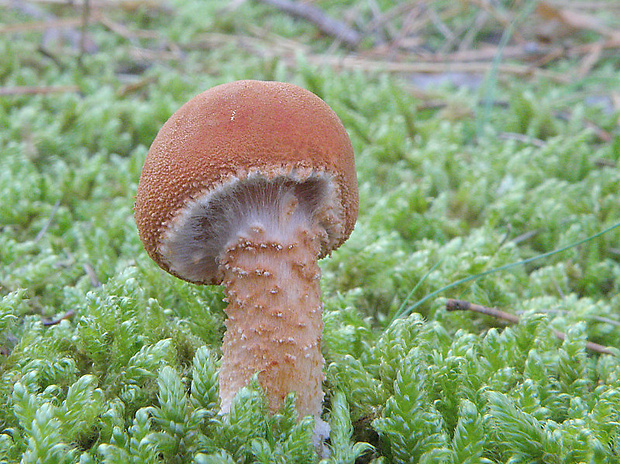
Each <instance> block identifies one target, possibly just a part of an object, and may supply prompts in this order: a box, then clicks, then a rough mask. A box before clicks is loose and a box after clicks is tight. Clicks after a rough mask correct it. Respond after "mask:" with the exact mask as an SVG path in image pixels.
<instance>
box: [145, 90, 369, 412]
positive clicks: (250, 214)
mask: <svg viewBox="0 0 620 464" xmlns="http://www.w3.org/2000/svg"><path fill="white" fill-rule="evenodd" d="M357 212H358V191H357V178H356V173H355V164H354V157H353V148H352V146H351V141H350V140H349V137H348V135H347V133H346V131H345V129H344V127H343V125H342V123H341V122H340V120H339V119H338V117H337V116H336V114H335V113H334V112H333V111H332V110H331V108H330V107H329V106H328V105H327V104H326V103H325V102H324V101H323V100H321V99H320V98H319V97H317V96H316V95H314V94H313V93H311V92H309V91H307V90H304V89H302V88H300V87H297V86H295V85H292V84H287V83H281V82H263V81H252V80H245V81H237V82H232V83H228V84H223V85H219V86H216V87H213V88H211V89H209V90H207V91H205V92H203V93H201V94H199V95H198V96H196V97H194V98H193V99H191V100H190V101H189V102H187V103H186V104H185V105H183V106H182V107H181V108H180V109H179V110H178V111H177V112H176V113H174V114H173V115H172V116H171V117H170V119H169V120H168V121H167V122H166V123H165V124H164V125H163V127H162V128H161V130H160V131H159V133H158V134H157V137H156V138H155V140H154V141H153V144H152V146H151V148H150V150H149V152H148V155H147V157H146V161H145V163H144V167H143V170H142V175H141V177H140V181H139V185H138V191H137V196H136V203H135V220H136V224H137V227H138V232H139V235H140V238H141V240H142V242H143V244H144V247H145V249H146V251H147V252H148V254H149V256H150V257H151V258H152V259H153V260H154V261H155V262H156V263H157V264H158V265H159V266H160V267H162V268H163V269H164V270H166V271H167V272H169V273H170V274H173V275H175V276H177V277H179V278H181V279H184V280H186V281H189V282H193V283H196V284H221V283H223V284H224V285H225V294H226V301H227V302H228V307H227V308H226V310H225V311H226V314H227V316H228V317H227V320H226V323H225V324H226V329H227V330H226V333H225V335H224V340H223V346H222V364H221V370H220V373H219V386H220V399H221V412H222V413H227V412H229V410H230V407H231V403H232V401H233V398H234V396H235V394H236V393H237V391H238V390H239V389H241V388H242V387H243V386H245V385H246V384H247V383H248V382H249V381H250V380H251V379H252V377H253V376H254V375H257V376H258V381H259V383H260V385H261V387H262V388H263V390H264V392H265V394H266V397H267V400H268V405H269V409H270V411H271V412H275V411H277V410H278V409H280V407H281V406H282V403H283V400H284V398H285V397H286V395H287V394H289V393H290V392H295V393H296V406H297V410H298V413H299V414H300V416H304V415H313V416H315V418H317V419H319V416H320V413H321V409H322V400H323V390H322V382H323V379H324V375H323V372H322V369H323V364H324V359H323V356H322V354H321V346H320V343H321V333H322V330H323V321H322V309H323V305H322V303H321V289H320V276H321V271H320V269H319V267H318V264H317V260H318V259H319V258H322V257H324V256H326V255H328V254H329V253H330V252H331V251H332V250H334V249H336V248H338V247H339V246H340V245H341V244H342V243H343V242H344V241H345V240H346V239H347V238H348V237H349V235H350V233H351V231H352V230H353V226H354V224H355V221H356V219H357Z"/></svg>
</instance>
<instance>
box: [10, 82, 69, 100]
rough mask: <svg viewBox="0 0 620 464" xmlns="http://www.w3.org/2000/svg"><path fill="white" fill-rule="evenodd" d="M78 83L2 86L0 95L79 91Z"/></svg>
mask: <svg viewBox="0 0 620 464" xmlns="http://www.w3.org/2000/svg"><path fill="white" fill-rule="evenodd" d="M79 91H80V88H79V87H78V86H77V85H49V86H17V87H0V96H2V97H5V96H9V95H41V94H48V93H67V92H69V93H70V92H79Z"/></svg>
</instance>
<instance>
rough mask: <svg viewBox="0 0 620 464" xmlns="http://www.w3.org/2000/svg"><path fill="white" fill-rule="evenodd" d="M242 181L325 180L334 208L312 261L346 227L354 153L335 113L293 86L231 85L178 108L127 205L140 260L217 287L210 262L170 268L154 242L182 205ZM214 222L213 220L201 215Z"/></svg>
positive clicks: (353, 214) (337, 241) (170, 228)
mask: <svg viewBox="0 0 620 464" xmlns="http://www.w3.org/2000/svg"><path fill="white" fill-rule="evenodd" d="M248 178H262V179H265V180H267V181H277V180H278V179H288V180H290V181H293V182H301V183H303V182H304V181H306V180H308V179H311V178H320V179H321V182H324V183H325V182H329V183H330V186H329V191H330V192H331V193H330V194H329V195H326V197H330V198H332V200H330V201H332V202H333V203H334V204H333V205H330V206H329V208H327V210H328V211H329V214H326V215H325V218H324V220H325V222H326V224H325V229H326V232H327V235H328V238H327V240H326V241H325V242H324V243H323V248H322V250H321V256H324V255H326V254H328V253H329V252H330V251H332V250H333V249H335V248H337V247H338V246H340V245H341V244H342V242H344V241H345V240H346V239H347V238H348V236H349V235H350V233H351V231H352V230H353V226H354V224H355V221H356V219H357V212H358V191H357V178H356V173H355V163H354V156H353V148H352V146H351V141H350V140H349V137H348V135H347V133H346V131H345V129H344V127H343V125H342V123H341V122H340V120H339V119H338V117H337V116H336V114H335V113H334V112H333V111H332V110H331V108H330V107H329V106H328V105H327V104H326V103H325V102H323V100H321V99H320V98H319V97H317V96H316V95H314V94H313V93H311V92H309V91H307V90H304V89H302V88H300V87H298V86H295V85H292V84H287V83H281V82H264V81H251V80H246V81H236V82H231V83H228V84H223V85H219V86H216V87H213V88H211V89H209V90H207V91H205V92H203V93H201V94H199V95H198V96H196V97H194V98H193V99H191V100H190V101H189V102H187V103H186V104H185V105H183V106H182V107H181V108H180V109H179V110H178V111H176V112H175V113H174V114H173V115H172V116H171V117H170V119H169V120H168V121H167V122H166V123H165V124H164V125H163V127H162V128H161V130H160V131H159V133H158V134H157V137H156V138H155V140H154V141H153V144H152V145H151V148H150V150H149V153H148V155H147V158H146V161H145V163H144V167H143V170H142V175H141V177H140V182H139V184H138V191H137V196H136V203H135V220H136V224H137V227H138V232H139V235H140V238H141V240H142V242H143V244H144V247H145V249H146V250H147V252H148V254H149V256H150V257H151V258H152V259H153V260H154V261H155V262H156V263H158V264H159V265H160V266H161V267H162V268H163V269H165V270H166V271H168V272H170V273H172V274H174V275H176V276H177V277H180V278H182V279H185V280H189V281H192V282H196V283H206V284H218V283H220V281H221V276H220V275H218V274H217V272H216V271H215V269H216V267H215V266H212V265H209V266H206V269H207V271H201V272H203V274H204V275H200V276H197V275H195V274H192V273H185V272H182V271H180V270H179V269H178V268H175V267H174V266H172V265H171V264H170V263H171V260H170V258H169V257H168V256H166V253H167V249H166V246H163V245H162V244H163V242H164V241H165V239H166V237H167V236H170V234H172V233H174V229H175V223H177V222H179V221H181V219H180V218H181V217H183V215H184V214H185V211H186V210H187V209H188V208H189V207H191V206H192V205H194V206H195V204H196V203H199V202H200V201H202V200H201V199H205V198H207V199H208V198H209V196H210V195H213V194H215V193H217V192H222V191H223V190H226V188H227V186H230V185H231V184H233V183H235V182H239V181H243V180H244V179H248ZM213 220H217V218H214V217H213V215H212V214H211V215H210V216H209V217H208V218H205V219H204V221H213ZM198 223H199V221H194V223H193V224H192V227H193V228H196V224H198Z"/></svg>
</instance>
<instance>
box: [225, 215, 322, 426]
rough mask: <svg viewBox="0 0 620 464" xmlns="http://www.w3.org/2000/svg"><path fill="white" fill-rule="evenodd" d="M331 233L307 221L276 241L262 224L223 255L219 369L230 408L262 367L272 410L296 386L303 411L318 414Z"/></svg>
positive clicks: (278, 407)
mask: <svg viewBox="0 0 620 464" xmlns="http://www.w3.org/2000/svg"><path fill="white" fill-rule="evenodd" d="M313 229H314V230H313ZM324 234H325V232H324V230H323V229H321V228H319V227H313V226H310V225H303V223H302V224H297V225H296V226H295V227H293V228H291V229H290V232H289V233H287V234H286V238H285V239H280V240H279V241H275V240H274V239H273V236H272V235H269V234H267V233H266V232H265V230H264V229H263V228H262V227H260V226H256V227H252V228H249V230H248V231H247V233H245V234H243V236H240V237H239V238H238V240H237V241H236V242H234V243H233V244H232V245H230V246H229V247H228V248H227V249H226V251H225V253H224V255H223V256H222V258H221V259H220V269H221V271H222V272H223V276H224V278H223V282H224V285H225V286H226V295H227V299H228V303H229V304H228V307H227V308H226V313H227V315H228V319H227V321H226V327H227V331H226V334H225V335H224V341H223V346H222V352H223V356H222V366H221V370H220V398H221V401H222V412H223V413H227V412H228V411H229V410H230V406H231V403H232V400H233V398H234V396H235V394H236V393H237V391H238V390H239V389H240V388H242V387H244V386H245V385H247V383H248V382H249V381H250V379H251V378H252V376H253V375H254V374H255V373H258V380H259V382H260V384H261V386H262V388H263V390H264V391H265V394H266V395H267V399H268V402H269V409H270V410H271V411H272V412H276V411H278V410H279V409H280V407H281V406H282V403H283V400H284V398H285V397H286V395H287V394H289V393H290V392H296V394H297V410H298V413H299V414H300V416H303V415H307V414H311V415H314V416H315V417H317V418H318V417H319V415H320V413H321V406H322V401H323V390H322V382H323V378H324V376H323V363H324V360H323V356H322V354H321V333H322V331H323V320H322V309H323V307H322V303H321V289H320V275H321V271H320V269H319V266H318V264H317V258H318V255H319V252H320V239H321V237H322V236H323V235H324Z"/></svg>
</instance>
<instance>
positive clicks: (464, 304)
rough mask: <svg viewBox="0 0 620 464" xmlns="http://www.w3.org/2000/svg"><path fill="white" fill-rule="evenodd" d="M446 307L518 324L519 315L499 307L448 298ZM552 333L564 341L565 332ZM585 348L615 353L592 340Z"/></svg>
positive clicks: (556, 331)
mask: <svg viewBox="0 0 620 464" xmlns="http://www.w3.org/2000/svg"><path fill="white" fill-rule="evenodd" d="M446 309H447V310H448V311H473V312H476V313H480V314H485V315H487V316H492V317H495V318H497V319H501V320H504V321H508V322H511V323H513V324H518V323H519V320H520V319H519V316H517V315H515V314H510V313H507V312H505V311H501V310H499V309H495V308H489V307H487V306H480V305H477V304H474V303H470V302H469V301H463V300H453V299H449V300H448V301H446ZM553 334H554V335H555V336H556V337H557V338H558V339H559V340H562V341H564V340H565V339H566V334H565V333H563V332H560V331H558V330H553ZM586 348H587V349H589V350H592V351H595V352H597V353H601V354H611V355H615V352H614V351H612V350H611V349H610V348H608V347H606V346H603V345H599V344H598V343H594V342H586Z"/></svg>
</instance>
